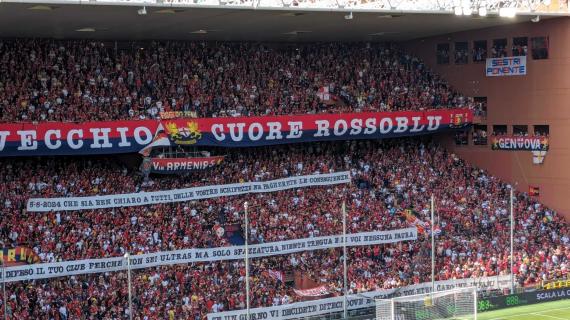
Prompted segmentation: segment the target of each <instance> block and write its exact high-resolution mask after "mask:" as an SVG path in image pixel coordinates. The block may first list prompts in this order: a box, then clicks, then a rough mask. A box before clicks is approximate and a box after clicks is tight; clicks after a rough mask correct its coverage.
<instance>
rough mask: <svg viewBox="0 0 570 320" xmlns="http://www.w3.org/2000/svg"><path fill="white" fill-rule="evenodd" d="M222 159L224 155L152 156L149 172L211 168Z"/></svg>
mask: <svg viewBox="0 0 570 320" xmlns="http://www.w3.org/2000/svg"><path fill="white" fill-rule="evenodd" d="M223 160H224V156H217V157H199V158H152V159H151V160H150V163H148V165H150V172H151V173H160V174H180V173H185V172H191V171H199V170H206V169H210V168H213V167H215V166H217V165H219V164H220V163H222V161H223Z"/></svg>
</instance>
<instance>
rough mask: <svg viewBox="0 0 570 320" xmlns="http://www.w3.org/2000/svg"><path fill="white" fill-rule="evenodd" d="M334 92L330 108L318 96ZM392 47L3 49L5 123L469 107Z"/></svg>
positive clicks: (0, 71) (15, 44)
mask: <svg viewBox="0 0 570 320" xmlns="http://www.w3.org/2000/svg"><path fill="white" fill-rule="evenodd" d="M322 88H328V90H329V93H330V95H331V99H332V101H323V99H321V98H322V97H319V94H318V93H319V90H322ZM472 104H473V102H472V99H470V98H467V97H464V96H462V95H460V94H458V93H457V92H455V91H454V90H453V89H452V88H451V87H450V86H449V85H448V84H447V82H446V81H444V80H443V79H441V78H440V77H439V76H437V75H435V74H433V73H432V72H431V71H430V70H428V69H427V67H426V66H425V65H424V64H423V63H422V62H421V61H420V60H419V59H417V58H415V57H412V56H410V55H408V54H406V53H404V52H403V51H401V50H400V49H398V48H397V47H395V46H393V45H387V44H337V43H334V44H333V43H328V44H327V43H324V44H299V45H271V44H247V43H202V42H164V43H158V42H153V43H148V44H147V45H145V46H144V48H139V47H136V48H131V49H128V50H125V49H119V48H118V47H117V46H116V45H115V46H114V45H112V44H109V43H101V42H88V41H48V40H29V39H25V40H24V39H22V40H2V41H0V121H2V122H14V121H95V120H116V119H149V118H156V117H159V115H160V112H162V111H193V112H195V113H196V114H197V115H198V116H200V117H222V116H238V115H247V116H251V115H276V114H303V113H319V112H338V111H353V112H358V111H373V110H374V111H394V110H420V109H433V108H447V107H470V106H471V105H472Z"/></svg>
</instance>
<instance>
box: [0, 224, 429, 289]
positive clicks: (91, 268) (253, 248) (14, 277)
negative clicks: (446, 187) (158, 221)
mask: <svg viewBox="0 0 570 320" xmlns="http://www.w3.org/2000/svg"><path fill="white" fill-rule="evenodd" d="M417 237H418V234H417V229H416V228H406V229H397V230H389V231H372V232H361V233H355V234H347V235H346V239H347V241H346V243H347V246H366V245H375V244H384V243H395V242H400V241H409V240H416V239H417ZM342 245H343V236H342V235H336V236H323V237H315V238H304V239H295V240H287V241H279V242H269V243H263V244H255V245H250V246H249V248H248V251H249V257H250V258H259V257H267V256H274V255H282V254H290V253H295V252H302V251H311V250H319V249H329V248H338V247H341V246H342ZM244 248H245V247H244V246H231V247H218V248H207V249H182V250H175V251H166V252H153V253H147V254H141V255H135V256H131V257H130V259H129V260H130V264H131V268H132V269H143V268H150V267H157V266H166V265H174V264H185V263H193V262H207V261H221V260H235V259H244V256H245V249H244ZM120 270H126V259H125V258H122V257H117V258H103V259H88V260H75V261H64V262H54V263H41V264H30V265H23V266H17V267H9V268H6V281H7V282H14V281H23V280H33V279H45V278H54V277H63V276H71V275H79V274H89V273H101V272H111V271H120ZM0 279H1V277H0Z"/></svg>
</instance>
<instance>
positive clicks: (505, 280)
mask: <svg viewBox="0 0 570 320" xmlns="http://www.w3.org/2000/svg"><path fill="white" fill-rule="evenodd" d="M509 286H510V276H509V275H504V276H498V277H482V278H470V279H454V280H445V281H436V282H435V288H436V289H435V290H436V291H442V290H451V289H456V288H467V287H477V288H479V289H480V290H489V289H503V288H509ZM431 290H432V284H431V282H425V283H420V284H415V285H410V286H406V287H401V288H394V289H385V290H379V291H373V292H364V293H360V294H358V295H353V296H349V297H348V298H347V300H348V305H347V309H348V310H354V309H361V308H370V307H374V306H375V305H374V299H387V298H392V297H399V296H408V295H413V294H422V293H429V292H431ZM343 310H344V297H342V296H341V297H334V298H327V299H320V300H313V301H307V302H296V303H291V304H286V305H281V306H274V307H267V308H253V309H250V315H251V317H250V319H284V320H285V319H297V318H304V317H311V316H316V315H322V314H329V313H336V312H343ZM246 319H247V311H246V310H235V311H226V312H218V313H208V320H246ZM397 319H404V318H400V317H398V318H397Z"/></svg>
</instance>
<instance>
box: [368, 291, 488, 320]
mask: <svg viewBox="0 0 570 320" xmlns="http://www.w3.org/2000/svg"><path fill="white" fill-rule="evenodd" d="M375 304H376V319H377V320H443V319H450V320H477V288H475V287H473V288H461V289H453V290H446V291H438V292H432V293H424V294H417V295H411V296H403V297H396V298H392V299H377V300H375Z"/></svg>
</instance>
